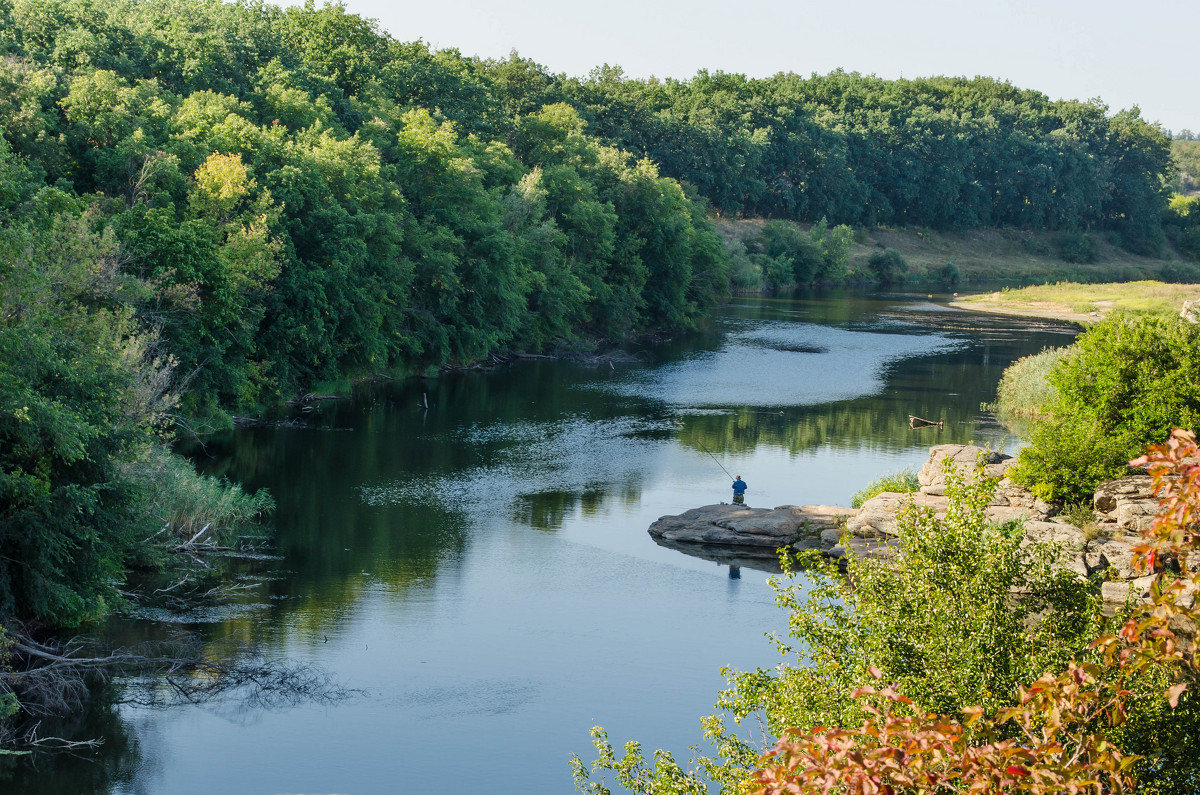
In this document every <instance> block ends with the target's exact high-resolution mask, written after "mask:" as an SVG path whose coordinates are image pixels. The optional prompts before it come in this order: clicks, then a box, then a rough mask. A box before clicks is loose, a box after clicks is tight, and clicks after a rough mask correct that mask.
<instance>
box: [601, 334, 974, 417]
mask: <svg viewBox="0 0 1200 795" xmlns="http://www.w3.org/2000/svg"><path fill="white" fill-rule="evenodd" d="M905 326H906V328H905V330H906V332H907V333H904V334H897V333H887V332H884V331H880V330H878V329H875V330H851V329H843V328H833V327H830V326H821V325H816V324H813V323H783V322H773V323H761V322H760V323H755V324H752V325H751V324H746V325H745V326H744V327H741V328H736V330H734V331H733V332H731V333H730V334H729V335H728V336H727V337H726V339H725V342H724V344H723V345H722V346H721V348H720V349H719V350H717V351H709V352H703V353H698V354H695V355H693V356H691V357H689V358H688V359H686V360H684V361H682V362H677V363H674V364H669V365H666V366H663V367H659V368H655V369H647V370H640V371H635V372H631V373H629V374H628V375H626V376H625V377H624V378H622V379H620V380H614V381H606V382H597V383H592V384H588V385H587V386H586V388H590V389H598V390H602V391H608V392H612V393H615V394H618V395H621V396H623V397H639V398H648V399H651V400H658V401H661V402H663V403H665V404H667V405H670V406H674V407H679V408H704V407H709V408H711V407H720V406H744V405H747V404H748V401H749V404H750V405H755V406H766V407H772V406H774V407H778V406H807V405H815V404H819V403H829V402H833V401H838V400H851V399H853V398H858V397H866V396H869V395H874V394H877V393H879V392H880V391H881V390H882V389H883V386H884V373H885V372H886V370H887V368H888V367H889V366H890V365H892V364H894V363H895V362H897V361H899V360H902V359H907V358H911V357H914V356H927V355H930V354H934V353H942V352H945V351H950V350H954V349H956V348H959V347H961V346H962V345H964V344H966V343H965V342H964V341H963V340H960V339H956V338H954V337H951V336H949V335H946V334H941V333H937V332H932V331H931V332H928V333H921V334H913V329H914V328H918V327H916V326H914V325H913V324H905ZM833 373H836V374H837V378H836V379H834V378H831V377H830V375H831V374H833Z"/></svg>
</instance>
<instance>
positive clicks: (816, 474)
mask: <svg viewBox="0 0 1200 795" xmlns="http://www.w3.org/2000/svg"><path fill="white" fill-rule="evenodd" d="M1071 338H1072V332H1070V331H1069V330H1067V329H1065V328H1055V327H1053V326H1048V325H1032V324H1030V323H1025V322H1019V321H1014V320H1004V319H998V318H990V317H985V316H977V315H969V314H967V313H963V312H959V311H955V310H949V309H947V308H945V307H943V306H940V305H938V304H936V303H934V302H931V301H928V300H927V299H926V298H925V296H923V295H922V296H907V295H885V294H877V295H861V294H834V295H812V296H804V297H800V298H795V299H757V298H755V299H742V300H737V301H735V302H734V303H732V304H731V305H730V306H728V307H727V308H725V309H724V310H723V311H722V312H721V313H720V315H719V316H718V317H717V318H716V319H715V321H714V322H713V323H712V324H711V327H710V328H708V329H706V330H705V331H703V332H699V333H696V334H694V335H691V336H689V337H687V338H686V339H683V340H677V341H674V342H672V343H669V344H664V345H661V346H656V347H649V348H647V349H645V350H641V351H638V352H637V353H638V355H639V357H641V358H642V359H643V361H642V362H639V363H631V364H617V365H614V366H610V365H608V364H604V365H602V366H584V365H580V364H572V363H566V362H548V361H532V362H519V363H515V364H512V365H509V366H506V367H503V368H500V369H497V370H494V371H491V372H486V373H483V372H471V373H464V374H453V375H446V376H442V377H439V378H437V379H432V380H427V381H420V382H411V383H403V384H393V385H388V386H379V385H376V386H373V387H369V388H364V389H363V390H361V391H360V392H359V393H358V394H357V395H356V396H355V398H354V400H352V401H344V402H338V403H323V404H320V406H319V413H318V414H317V415H316V416H315V418H313V419H312V420H311V422H312V424H313V425H314V426H315V427H312V428H308V429H298V428H288V429H283V428H273V429H266V428H264V429H256V430H250V431H242V432H238V433H236V434H230V435H228V436H225V437H221V438H217V439H211V440H208V441H207V442H206V445H205V447H204V449H196V450H194V451H193V453H194V455H195V456H196V457H197V460H198V461H199V462H200V464H201V466H202V467H203V468H204V469H206V470H207V471H209V472H212V473H215V474H222V475H228V476H229V477H230V478H231V479H234V480H238V481H241V482H243V483H245V484H246V485H247V486H248V487H249V488H251V489H254V488H259V487H266V488H269V489H270V490H271V493H272V494H273V495H274V496H275V498H276V500H277V501H278V504H279V508H278V512H277V514H276V516H275V520H274V524H275V530H276V533H277V538H276V549H275V552H276V553H278V555H279V559H277V560H270V561H264V562H260V563H257V564H254V565H251V566H249V567H248V568H247V570H246V572H245V574H246V575H247V577H248V579H247V582H249V583H252V584H253V585H254V587H253V589H252V590H251V591H250V593H249V595H248V596H247V598H245V599H243V600H241V601H240V602H239V603H238V604H237V605H235V606H231V607H228V608H222V609H220V610H216V611H209V612H205V613H198V614H194V615H188V616H164V615H161V614H155V615H142V616H140V617H135V618H126V619H121V620H119V621H115V622H114V623H113V625H112V626H111V628H110V633H111V634H112V635H113V636H114V637H115V638H119V639H122V640H134V639H138V638H142V637H161V636H163V635H164V634H166V633H167V632H168V631H169V628H170V627H172V626H186V627H188V628H190V629H194V630H195V629H198V630H199V631H201V632H202V633H203V634H204V636H205V637H207V638H209V639H210V640H212V641H213V642H214V643H215V642H223V641H228V640H237V641H244V642H247V643H255V644H258V645H259V646H260V647H261V648H262V649H264V650H265V651H266V652H267V653H269V654H270V655H272V656H277V657H285V658H287V659H289V660H293V661H299V662H303V661H310V662H314V663H317V664H319V665H320V666H322V667H324V668H325V669H326V670H328V671H329V672H330V673H331V674H333V675H334V677H335V678H336V680H337V681H338V682H339V683H341V684H343V685H345V686H348V687H351V688H357V689H359V691H358V692H357V693H355V694H353V695H351V696H350V697H348V698H345V699H343V700H340V701H337V702H336V703H333V704H312V703H301V704H299V705H294V706H279V705H276V706H274V707H262V706H250V705H247V704H245V703H244V702H241V701H239V700H238V699H236V698H234V699H225V700H223V701H221V702H218V703H207V704H202V705H183V706H172V707H169V708H157V709H150V708H144V707H134V706H129V705H126V706H113V705H110V704H107V703H103V702H102V703H100V704H99V705H98V706H97V708H96V709H95V714H93V715H89V716H86V719H85V720H83V722H82V723H81V724H80V725H78V726H77V727H76V728H77V729H78V730H79V731H81V732H84V733H88V732H90V733H92V734H95V733H98V732H102V733H104V734H105V735H106V736H107V738H108V742H107V743H106V745H105V747H104V749H103V750H102V751H101V752H100V753H99V754H98V756H97V757H96V758H95V759H93V760H91V761H82V760H71V759H63V758H58V759H50V760H40V761H36V762H29V761H25V762H22V763H21V765H19V766H18V767H17V769H16V772H15V774H14V775H15V778H14V779H13V780H11V781H10V782H9V783H7V784H5V785H4V791H5V792H14V793H35V792H36V793H75V792H102V793H113V794H116V793H227V794H228V793H333V792H337V793H348V794H350V795H360V794H361V795H367V794H368V793H394V792H417V793H423V792H430V793H432V792H446V793H457V792H472V791H481V790H482V791H488V792H496V793H565V792H570V791H571V789H572V786H571V782H570V774H569V770H568V767H567V759H568V757H569V755H570V754H571V753H572V752H575V753H579V754H580V755H581V756H583V757H584V758H585V759H587V760H590V759H591V758H592V756H591V755H590V753H591V748H590V743H589V738H588V730H589V728H590V727H591V726H592V725H594V724H599V725H603V726H604V727H606V728H607V729H608V731H609V733H610V737H611V738H612V739H613V740H614V741H616V742H618V743H622V742H624V741H625V740H627V739H633V738H636V739H639V740H641V741H643V742H644V743H645V744H646V745H647V746H648V747H649V748H651V749H652V748H656V747H664V748H668V749H670V750H672V751H673V752H675V754H676V756H677V757H680V758H686V757H687V755H688V751H687V746H688V745H689V744H691V743H695V742H699V741H700V739H701V733H700V729H699V724H698V719H699V717H700V716H701V715H703V714H706V713H708V712H711V711H712V704H713V702H714V700H715V694H716V692H717V690H718V689H719V688H720V687H721V685H722V684H723V682H724V680H723V678H722V677H721V676H720V674H719V673H718V668H719V667H720V666H722V665H730V666H733V667H736V668H742V669H745V668H754V667H756V666H772V665H774V664H775V663H776V662H777V660H778V658H777V655H776V654H775V652H774V651H773V649H772V647H771V646H770V644H769V643H768V641H767V640H765V639H764V637H763V635H764V633H766V632H769V631H779V630H784V629H785V628H786V615H784V614H783V613H782V612H781V611H779V610H778V608H776V607H775V606H774V600H773V593H772V591H771V590H770V588H769V587H768V586H767V584H766V576H767V575H766V574H765V573H762V572H758V571H754V570H751V569H746V568H743V569H741V570H740V572H737V571H731V570H730V568H729V567H728V566H724V565H720V564H718V563H715V562H712V561H709V560H704V559H702V558H698V557H690V556H688V555H685V554H682V553H680V552H677V551H673V550H669V549H665V548H662V547H659V546H657V545H656V544H655V543H654V542H653V541H652V540H651V539H650V537H649V536H648V535H647V533H646V528H647V526H648V525H649V524H650V523H651V522H652V521H653V520H654V519H656V518H657V517H659V516H661V515H663V514H666V513H677V512H680V511H682V510H684V509H686V508H689V507H692V506H695V505H702V504H706V503H713V502H718V501H721V500H728V499H729V482H728V478H726V476H725V474H724V472H722V471H721V468H720V467H719V466H718V463H717V461H714V457H713V456H715V458H716V459H718V460H719V461H720V463H721V464H723V465H724V467H725V468H727V469H728V470H729V471H730V472H733V473H735V474H741V475H742V477H743V478H744V479H745V480H746V481H747V482H748V483H749V485H750V491H749V493H748V495H747V502H748V503H749V504H750V505H757V506H775V505H781V504H788V503H792V504H805V503H831V504H839V505H848V504H849V501H850V497H851V495H852V494H853V493H854V492H855V491H857V490H858V489H859V488H861V487H862V486H863V485H864V484H865V483H866V482H868V481H869V480H871V479H873V478H875V477H877V476H879V475H881V474H884V473H890V472H894V471H896V470H898V469H901V468H903V467H906V466H919V465H920V463H921V462H922V461H923V460H924V459H925V457H926V453H927V448H928V446H929V445H931V444H935V443H938V442H969V441H974V442H976V443H989V444H991V445H992V446H993V447H994V448H997V447H1002V446H1007V448H1008V449H1009V450H1010V451H1012V449H1013V447H1014V442H1013V440H1011V439H1006V436H1005V431H1004V430H1003V429H1002V428H1000V427H999V426H997V425H996V424H995V423H994V422H992V421H991V420H990V418H989V417H988V415H986V414H985V413H983V412H982V411H981V410H980V403H981V402H983V401H988V400H992V399H993V398H994V393H995V386H996V383H997V381H998V379H999V377H1000V373H1001V371H1002V370H1003V368H1004V367H1005V366H1006V365H1007V364H1008V363H1009V362H1011V361H1012V360H1013V359H1016V358H1018V357H1020V356H1024V355H1027V354H1030V353H1035V352H1037V351H1039V350H1041V349H1042V348H1043V347H1045V346H1047V345H1065V344H1068V343H1069V342H1070V341H1071ZM426 400H428V408H426V407H425V401H426ZM909 414H915V415H918V416H922V417H929V418H933V419H937V418H944V419H945V420H946V427H945V430H944V431H941V432H940V433H939V432H938V431H937V430H935V429H926V430H922V431H911V430H909V429H908V427H907V426H908V419H907V418H908V415H909ZM708 451H711V453H712V456H710V455H709V452H708ZM733 575H740V576H736V577H735V576H733ZM152 618H160V619H161V618H170V619H171V622H173V623H164V622H161V621H153V620H151V619H152ZM0 781H2V779H0Z"/></svg>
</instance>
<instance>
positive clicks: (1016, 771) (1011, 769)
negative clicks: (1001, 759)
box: [1004, 765, 1029, 776]
mask: <svg viewBox="0 0 1200 795" xmlns="http://www.w3.org/2000/svg"><path fill="white" fill-rule="evenodd" d="M1004 772H1005V773H1008V774H1009V775H1010V776H1028V775H1029V771H1028V770H1026V769H1025V768H1023V767H1019V766H1017V765H1009V766H1008V767H1006V768H1004Z"/></svg>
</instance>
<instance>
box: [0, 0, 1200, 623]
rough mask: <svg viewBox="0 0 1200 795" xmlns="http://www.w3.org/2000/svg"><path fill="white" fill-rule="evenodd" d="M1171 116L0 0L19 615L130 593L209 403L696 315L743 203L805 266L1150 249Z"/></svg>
mask: <svg viewBox="0 0 1200 795" xmlns="http://www.w3.org/2000/svg"><path fill="white" fill-rule="evenodd" d="M1170 144H1171V142H1170V140H1169V138H1168V137H1167V135H1166V134H1165V132H1163V131H1162V130H1160V129H1159V128H1157V127H1155V126H1154V125H1151V124H1148V123H1147V122H1145V121H1144V120H1142V119H1141V117H1140V115H1139V113H1138V112H1137V110H1136V109H1133V110H1129V111H1121V112H1119V113H1115V114H1110V113H1109V112H1108V109H1107V108H1105V107H1104V106H1102V105H1100V104H1098V103H1096V102H1088V103H1080V102H1074V101H1059V102H1055V101H1050V100H1049V99H1048V98H1047V97H1046V96H1044V95H1043V94H1040V93H1038V92H1036V91H1032V90H1024V89H1018V88H1015V87H1014V86H1012V85H1010V84H1008V83H1004V82H1000V81H996V80H992V79H986V78H976V79H973V80H967V79H959V78H930V79H924V80H898V81H887V80H882V79H878V78H874V77H865V76H862V75H858V74H854V73H844V72H835V73H832V74H830V75H827V76H823V77H822V76H813V77H811V78H800V77H798V76H796V75H792V74H788V75H779V76H776V77H774V78H770V79H766V80H755V79H748V78H746V77H744V76H741V75H734V74H723V73H707V72H701V73H700V74H698V75H697V76H696V77H695V78H693V79H691V80H687V81H677V80H661V81H660V80H655V79H649V80H632V79H627V78H625V77H624V76H623V74H622V72H621V70H620V69H619V68H615V67H607V66H606V67H601V68H598V69H596V70H594V71H593V73H592V74H591V75H589V76H588V77H587V78H585V79H578V78H572V77H567V76H564V75H553V74H550V73H549V72H548V71H547V70H546V69H544V68H542V67H540V66H538V65H537V64H536V63H535V62H533V61H530V60H528V59H523V58H521V57H519V56H517V55H516V54H515V53H514V54H513V55H511V56H510V57H509V58H507V59H501V60H486V59H480V58H476V57H466V56H464V55H462V54H461V53H459V52H457V51H454V50H433V49H431V48H430V47H428V46H427V45H425V44H424V43H422V42H421V41H415V42H402V41H398V40H397V39H395V38H393V37H392V36H391V35H389V34H388V33H386V32H385V31H383V30H381V29H380V28H379V26H378V25H377V24H376V23H375V22H374V21H372V20H369V19H364V18H362V17H360V16H357V15H354V14H351V13H348V12H347V10H346V9H345V7H344V6H341V5H325V6H323V7H317V6H315V5H314V4H313V3H312V2H309V3H307V4H305V5H304V6H299V7H291V8H287V9H284V8H280V7H276V6H270V5H265V4H261V3H252V2H241V3H234V4H230V3H222V2H218V1H217V0H0V252H2V256H0V350H2V351H3V352H4V355H3V357H2V359H0V494H2V495H3V500H4V514H3V519H2V522H0V552H3V555H4V558H3V561H0V610H2V611H4V612H11V611H18V612H21V613H24V614H25V615H27V616H32V617H36V618H38V619H39V620H43V621H47V622H49V623H51V624H55V623H63V624H74V623H78V622H79V621H81V620H84V619H86V618H87V617H88V616H92V615H96V614H99V613H102V612H103V611H104V610H105V609H106V608H105V605H106V602H105V599H106V598H108V597H111V596H112V594H111V591H110V589H109V586H108V583H110V582H111V581H112V579H113V577H117V576H119V573H120V571H121V570H122V568H123V566H124V565H126V564H127V562H128V559H129V556H130V555H132V554H133V552H132V551H131V549H130V548H129V547H128V546H127V544H129V543H131V541H130V539H131V538H132V537H133V536H139V537H140V535H141V533H140V530H141V529H146V527H149V525H150V524H153V523H152V522H151V521H150V519H149V518H148V517H150V516H154V517H157V518H161V515H162V513H163V511H162V510H157V509H156V510H154V511H151V510H149V509H148V508H147V506H146V499H147V497H146V495H147V494H148V493H150V492H154V491H155V490H154V489H153V488H151V484H153V483H154V482H156V481H157V480H161V477H160V475H161V468H162V467H172V466H174V465H172V464H169V463H167V462H169V461H170V460H171V459H170V456H169V455H168V454H167V453H166V452H165V451H164V448H163V447H162V445H163V444H164V442H165V441H167V440H169V438H170V436H171V434H172V433H175V432H178V431H179V430H181V429H182V430H184V431H186V432H192V431H193V430H196V429H203V428H204V427H215V426H219V425H220V424H222V423H227V422H228V419H229V415H230V414H231V413H234V412H243V413H253V412H256V411H260V410H262V408H263V407H269V406H274V405H279V404H280V403H282V402H284V401H286V400H288V399H289V398H291V397H294V396H295V395H297V394H298V393H303V392H306V391H308V390H310V389H312V388H314V387H315V386H316V385H318V384H321V383H323V382H325V383H328V382H339V381H340V382H345V381H347V380H353V379H359V378H367V377H376V376H380V375H385V376H386V375H391V376H395V375H406V374H413V373H421V372H423V371H426V370H427V369H429V368H431V367H437V366H442V365H445V364H454V363H459V364H463V363H470V362H474V361H478V360H481V359H484V358H485V357H488V356H490V355H502V354H506V353H511V352H562V351H570V350H577V349H580V348H587V347H588V346H589V345H593V344H595V343H596V341H598V340H611V341H619V340H623V339H627V338H629V337H630V336H631V335H636V334H641V333H644V332H648V331H673V330H680V329H686V328H689V327H691V326H692V325H694V324H695V322H696V320H697V319H698V318H700V317H701V316H702V315H703V314H704V312H705V310H706V308H708V307H710V306H712V305H713V304H714V303H716V302H718V301H720V300H722V299H723V298H724V297H725V296H727V295H728V293H729V290H730V283H731V274H733V271H734V268H735V265H736V262H735V261H736V260H737V258H738V257H739V256H741V257H742V258H743V259H744V258H745V257H744V252H741V254H739V252H737V251H733V252H732V253H731V251H730V250H728V248H727V246H726V243H725V241H723V240H722V238H721V236H720V235H719V234H718V233H717V231H716V229H715V227H714V221H713V217H714V216H720V215H738V216H743V217H748V216H759V217H771V218H774V219H776V222H775V223H774V224H773V225H772V224H768V225H767V227H766V233H765V237H764V239H763V240H762V241H759V242H760V243H761V248H762V249H763V250H762V252H761V254H758V255H757V256H761V257H766V258H768V259H771V261H772V262H773V263H775V265H777V266H779V268H778V269H781V270H782V271H784V272H785V273H784V274H783V276H781V277H780V278H778V279H775V281H777V282H778V281H785V282H786V281H788V279H789V277H790V278H791V279H792V280H794V281H796V282H801V283H803V282H811V281H814V280H817V281H837V280H838V279H841V278H845V272H844V270H839V268H838V263H839V262H840V261H841V260H842V259H844V257H842V256H841V255H840V254H839V252H840V251H843V249H845V248H846V247H847V246H848V245H849V237H848V236H849V235H851V234H852V230H851V229H850V228H849V226H847V225H848V224H859V225H871V224H894V225H916V226H919V227H934V228H970V227H979V226H1010V227H1019V228H1022V229H1029V230H1076V231H1082V230H1089V231H1092V230H1094V231H1095V232H1097V233H1103V234H1105V235H1108V236H1110V237H1111V238H1112V239H1113V240H1115V241H1117V242H1119V243H1120V244H1121V245H1123V246H1125V247H1126V248H1127V249H1129V250H1131V251H1139V252H1154V251H1158V250H1159V249H1160V248H1161V246H1162V245H1163V241H1164V240H1165V239H1166V238H1165V235H1166V233H1165V232H1164V218H1166V219H1167V220H1168V221H1170V220H1171V219H1172V218H1173V217H1174V216H1172V215H1171V214H1172V212H1174V213H1175V216H1178V217H1177V218H1176V220H1178V219H1179V218H1183V217H1184V216H1185V215H1187V214H1189V213H1190V217H1189V218H1188V220H1187V223H1186V224H1183V225H1180V224H1179V223H1176V224H1175V226H1172V225H1171V224H1167V225H1166V228H1167V230H1168V231H1171V233H1172V235H1173V236H1175V237H1178V238H1179V239H1180V240H1186V241H1192V238H1193V237H1194V232H1195V229H1194V227H1195V224H1194V223H1192V222H1193V221H1195V220H1197V219H1200V213H1195V212H1192V209H1193V208H1192V205H1191V204H1188V203H1179V202H1176V204H1178V207H1177V208H1175V209H1174V210H1173V209H1172V208H1174V205H1171V206H1168V193H1169V189H1168V183H1169V182H1170V180H1169V178H1168V174H1169V173H1172V172H1171V169H1172V168H1173V166H1172V161H1171V147H1170ZM780 219H791V220H796V221H804V222H809V223H812V224H813V226H812V232H811V233H800V232H797V229H796V227H795V226H794V225H792V226H787V225H784V226H780V225H779V224H780V223H782V221H781V220H780ZM1176 233H1178V234H1176ZM1181 235H1182V237H1180V236H1181ZM1189 235H1190V237H1188V236H1189ZM896 267H897V263H893V262H891V261H890V260H888V259H887V257H886V256H883V255H881V257H880V261H879V263H878V268H879V269H880V272H881V274H883V275H882V276H881V278H884V277H885V276H886V275H887V273H889V272H891V271H892V270H894V269H895V268H896ZM733 275H736V274H733ZM150 451H155V452H150ZM193 485H194V486H195V489H197V490H203V489H205V488H208V486H204V485H203V484H193ZM210 485H211V484H210ZM156 493H157V492H156ZM155 499H157V500H159V501H160V502H161V501H162V500H166V499H168V498H166V497H164V496H162V495H161V494H160V495H159V496H158V497H156V498H155ZM264 504H265V503H264ZM66 507H70V508H72V510H64V508H66ZM160 507H161V506H160ZM243 513H244V511H243ZM131 517H138V518H137V519H136V520H134V519H131ZM156 521H157V519H156ZM143 526H145V527H143ZM51 528H57V529H51ZM56 534H58V535H56ZM34 538H41V541H39V542H37V543H33V542H32V541H31V539H34ZM85 550H90V554H94V559H89V557H88V555H87V554H84V551H85ZM31 572H33V573H34V574H31Z"/></svg>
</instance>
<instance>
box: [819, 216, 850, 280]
mask: <svg viewBox="0 0 1200 795" xmlns="http://www.w3.org/2000/svg"><path fill="white" fill-rule="evenodd" d="M810 235H811V237H812V242H813V245H814V246H816V248H817V251H818V252H819V253H820V256H821V264H820V267H819V268H818V269H817V272H816V273H815V274H814V280H815V281H821V282H839V281H842V280H843V279H845V278H846V265H847V263H849V261H850V248H851V246H853V245H854V230H853V229H851V228H850V227H848V226H846V225H845V224H839V225H838V226H835V227H832V228H830V226H829V222H828V221H826V220H825V219H824V218H822V219H821V220H820V221H818V222H817V223H816V224H814V225H813V228H812V230H811V232H810Z"/></svg>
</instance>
